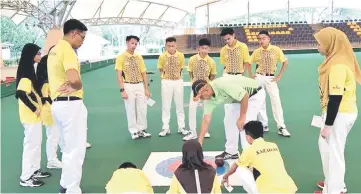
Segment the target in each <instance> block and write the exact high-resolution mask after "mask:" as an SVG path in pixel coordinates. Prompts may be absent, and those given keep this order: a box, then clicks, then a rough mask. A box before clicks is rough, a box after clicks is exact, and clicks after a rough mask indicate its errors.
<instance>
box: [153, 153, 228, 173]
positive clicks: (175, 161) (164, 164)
mask: <svg viewBox="0 0 361 194" xmlns="http://www.w3.org/2000/svg"><path fill="white" fill-rule="evenodd" d="M214 160H215V158H214V156H205V157H204V161H205V162H207V163H208V164H211V165H212V166H213V167H215V168H216V164H215V163H214ZM181 163H182V157H181V156H178V157H173V158H168V159H166V160H163V161H161V162H159V163H158V164H157V165H156V166H155V171H156V172H157V173H158V174H159V175H162V176H164V177H168V178H172V176H173V174H174V171H175V170H176V169H177V168H178V166H179V165H180V164H181ZM229 168H230V166H229V164H228V162H226V161H225V162H224V165H223V166H222V167H217V168H216V172H217V175H218V176H219V175H223V174H225V173H226V172H227V171H228V169H229Z"/></svg>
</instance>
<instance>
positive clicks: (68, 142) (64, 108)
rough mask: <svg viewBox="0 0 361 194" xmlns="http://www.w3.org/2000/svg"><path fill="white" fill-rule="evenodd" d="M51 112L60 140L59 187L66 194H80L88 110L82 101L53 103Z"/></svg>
mask: <svg viewBox="0 0 361 194" xmlns="http://www.w3.org/2000/svg"><path fill="white" fill-rule="evenodd" d="M51 111H52V115H53V119H54V122H55V125H56V127H57V128H58V129H59V132H60V137H61V138H62V144H63V145H62V147H63V148H62V149H63V157H62V163H63V168H62V173H61V179H60V185H61V186H62V187H63V188H65V189H66V192H67V193H81V192H82V191H81V189H80V182H81V178H82V171H83V169H82V168H83V162H84V158H85V150H86V137H87V120H88V110H87V108H86V107H85V105H84V103H83V101H82V100H74V101H54V102H53V103H52V105H51Z"/></svg>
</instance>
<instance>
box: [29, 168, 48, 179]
mask: <svg viewBox="0 0 361 194" xmlns="http://www.w3.org/2000/svg"><path fill="white" fill-rule="evenodd" d="M49 176H51V173H50V172H43V171H42V170H37V171H35V172H34V174H33V177H34V178H46V177H49Z"/></svg>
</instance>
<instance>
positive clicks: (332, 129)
mask: <svg viewBox="0 0 361 194" xmlns="http://www.w3.org/2000/svg"><path fill="white" fill-rule="evenodd" d="M315 38H316V41H317V43H318V50H319V52H320V53H321V54H322V55H324V56H325V60H324V62H323V63H322V64H321V65H320V66H319V68H318V71H319V89H320V99H321V108H322V118H323V120H324V122H325V123H324V127H323V128H322V129H321V132H320V138H319V141H318V145H319V149H320V154H321V160H322V166H323V174H324V176H325V180H324V181H320V182H318V183H317V185H318V186H319V187H320V188H322V189H323V191H316V192H315V193H322V192H323V193H330V194H334V193H337V194H339V193H343V192H346V185H345V183H344V177H345V158H344V150H345V144H346V140H347V135H348V134H349V132H350V130H351V128H352V126H353V124H354V123H355V121H356V118H357V114H358V110H357V105H356V82H357V83H359V84H361V70H360V67H359V64H358V63H357V60H356V57H355V54H354V52H353V50H352V46H351V43H350V41H349V40H348V38H347V36H346V35H345V34H344V33H343V32H342V31H340V30H337V29H335V28H332V27H328V28H324V29H322V30H320V31H319V32H318V33H316V34H315Z"/></svg>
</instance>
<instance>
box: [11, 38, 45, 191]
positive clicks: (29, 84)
mask: <svg viewBox="0 0 361 194" xmlns="http://www.w3.org/2000/svg"><path fill="white" fill-rule="evenodd" d="M39 51H40V47H39V46H37V45H35V44H31V43H29V44H26V45H25V46H24V48H23V50H22V53H21V58H20V62H19V67H18V70H17V73H16V93H15V97H16V98H17V99H18V104H19V117H20V122H21V123H22V125H23V126H24V129H25V130H24V134H25V137H24V144H23V157H22V173H21V176H20V185H21V186H25V187H38V186H41V185H43V184H44V182H43V181H41V180H38V178H44V177H49V176H50V175H51V174H50V173H48V172H43V171H42V170H41V169H40V161H41V141H42V126H41V119H40V111H41V108H42V105H41V90H40V87H39V85H38V84H37V82H36V75H35V69H34V64H35V63H38V62H39V61H40V56H41V53H40V52H39Z"/></svg>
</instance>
